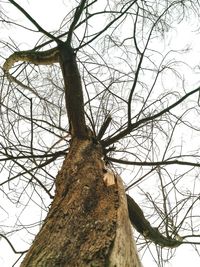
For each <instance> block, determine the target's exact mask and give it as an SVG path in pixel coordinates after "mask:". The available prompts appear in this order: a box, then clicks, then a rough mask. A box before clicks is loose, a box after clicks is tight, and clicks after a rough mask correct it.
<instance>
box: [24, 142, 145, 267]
mask: <svg viewBox="0 0 200 267" xmlns="http://www.w3.org/2000/svg"><path fill="white" fill-rule="evenodd" d="M31 266H34V267H55V266H59V267H64V266H65V267H67V266H71V267H76V266H77V267H82V266H83V267H84V266H93V267H94V266H95V267H103V266H109V267H111V266H112V267H114V266H115V267H129V266H130V267H133V266H135V267H136V266H137V267H138V266H141V264H140V261H139V258H138V255H137V250H136V247H135V244H134V242H133V239H132V233H131V228H130V223H129V218H128V212H127V203H126V196H125V192H124V189H123V185H122V182H121V179H120V177H118V176H117V175H114V174H113V172H111V171H110V170H106V169H105V166H104V162H103V160H102V152H101V147H100V145H99V144H96V143H94V142H93V141H92V140H89V139H83V140H80V139H77V138H74V139H72V141H71V147H70V151H69V153H68V155H67V156H66V159H65V160H64V163H63V166H62V168H61V171H60V172H59V173H58V175H57V177H56V192H55V197H54V200H53V202H52V205H51V208H50V210H49V213H48V215H47V218H46V219H45V221H44V224H43V226H42V228H41V230H40V232H39V233H38V235H37V236H36V238H35V240H34V242H33V244H32V246H31V248H30V249H29V251H28V253H27V255H26V257H25V259H24V261H23V262H22V264H21V267H31Z"/></svg>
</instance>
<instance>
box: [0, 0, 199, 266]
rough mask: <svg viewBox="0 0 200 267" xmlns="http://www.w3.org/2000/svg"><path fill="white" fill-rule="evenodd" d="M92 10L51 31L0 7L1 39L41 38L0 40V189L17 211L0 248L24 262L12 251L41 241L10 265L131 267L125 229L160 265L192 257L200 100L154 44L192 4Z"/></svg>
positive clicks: (95, 4)
mask: <svg viewBox="0 0 200 267" xmlns="http://www.w3.org/2000/svg"><path fill="white" fill-rule="evenodd" d="M99 2H100V1H95V0H94V1H88V0H82V1H76V3H73V1H72V3H71V5H72V8H71V10H68V13H66V16H65V17H64V19H63V20H62V23H61V26H60V28H59V29H56V30H55V31H52V32H50V31H47V30H46V29H45V28H44V27H42V26H41V25H40V24H39V23H38V22H37V21H36V20H35V19H34V18H33V17H32V16H31V15H30V14H29V13H28V12H27V11H26V9H25V8H23V7H22V5H19V4H18V3H17V2H15V1H13V0H9V1H8V3H6V2H3V1H2V2H1V7H2V8H1V12H0V16H1V24H2V27H6V29H7V30H8V27H20V28H22V29H23V31H27V32H32V34H33V35H34V34H35V36H38V34H39V36H40V38H39V41H38V39H37V40H36V41H37V43H36V45H35V46H34V47H31V48H30V50H23V49H21V48H20V45H19V44H18V43H17V41H15V40H13V38H10V39H5V38H2V40H1V51H2V53H1V57H2V70H1V95H0V104H1V113H0V114H1V126H0V127H1V128H0V138H1V139H0V146H1V150H0V162H1V180H0V186H1V194H2V196H3V197H4V198H5V203H7V201H9V202H10V203H11V205H14V206H17V207H19V208H20V212H19V213H18V217H17V221H16V222H15V223H14V227H12V228H8V227H6V225H5V224H4V223H2V225H1V233H0V235H1V237H2V239H4V240H6V241H7V242H8V244H9V245H10V246H11V248H12V250H13V251H14V253H16V254H20V257H21V256H23V255H24V253H25V252H27V249H28V248H27V249H25V250H24V251H22V250H21V249H20V250H18V249H17V248H16V247H15V246H14V245H13V242H11V239H10V238H12V236H14V237H15V235H16V233H18V232H19V233H21V235H22V236H24V233H25V235H27V236H28V238H29V240H30V239H31V238H32V235H35V234H36V233H37V231H38V230H39V232H38V233H37V235H36V237H35V239H34V241H33V243H32V245H31V247H30V248H29V249H28V252H27V254H26V256H25V258H24V260H23V262H22V263H21V266H121V267H122V266H126V267H128V266H141V263H140V260H139V258H138V254H137V249H136V247H135V244H134V241H133V236H132V234H131V229H130V223H129V219H130V222H131V224H132V226H133V227H134V228H135V229H136V231H137V233H138V236H137V245H138V249H139V250H140V252H141V255H142V252H143V251H146V250H147V249H149V251H150V253H151V252H152V251H153V252H152V255H153V257H154V259H155V261H156V262H157V265H158V266H164V261H166V260H170V258H171V257H172V256H173V254H174V251H175V249H176V248H177V247H179V246H181V245H186V244H190V245H192V246H193V247H194V250H195V251H196V252H197V253H199V250H198V245H199V244H200V233H199V208H198V206H199V190H198V188H199V182H200V181H199V167H200V164H199V157H200V155H199V149H200V148H199V143H198V139H197V136H198V133H199V129H200V126H199V123H198V115H199V112H200V109H199V91H200V88H199V86H198V84H197V86H194V85H191V84H189V83H188V82H187V79H186V78H187V77H185V76H184V73H187V72H189V70H190V72H191V73H197V74H198V69H191V67H189V63H188V65H186V64H185V63H184V62H183V60H182V58H183V55H184V53H186V52H189V49H188V48H187V49H186V48H185V49H184V50H181V51H180V50H179V51H178V50H177V51H176V50H175V49H173V48H170V47H169V48H168V47H167V46H166V45H165V46H164V45H163V44H164V43H165V42H166V40H167V35H168V34H169V33H170V34H171V33H172V28H173V27H176V26H177V25H180V24H181V23H183V24H184V23H185V19H188V18H189V17H192V18H193V21H192V22H193V23H197V24H198V15H199V14H198V9H199V3H198V1H191V0H190V1H184V0H182V1H173V0H170V1H166V0H163V1H152V2H149V1H143V0H141V1H136V0H135V1H128V0H123V1H101V2H100V3H99ZM6 8H15V9H16V10H18V11H19V12H20V13H21V14H22V15H23V16H24V18H25V19H26V20H27V21H28V22H27V23H26V22H24V24H20V23H18V21H15V20H14V19H13V20H11V19H10V18H9V16H6ZM46 12H48V8H47V11H46ZM97 21H98V23H97ZM30 23H31V26H30ZM177 27H178V26H177ZM36 38H37V37H36ZM23 41H26V36H25V37H24V40H23ZM191 86H193V88H192V87H191ZM65 110H66V111H67V112H66V111H65ZM194 118H195V119H194ZM188 143H189V144H188ZM63 160H64V161H63ZM62 161H63V163H62ZM61 165H62V166H61ZM57 172H58V173H57ZM120 176H122V177H124V184H123V183H122V180H121V178H120ZM125 177H128V178H125ZM131 190H132V191H131ZM125 191H129V193H131V196H133V197H131V196H130V194H129V195H128V194H127V195H126V194H125ZM136 192H137V194H136ZM138 193H140V194H141V196H140V197H139V198H138V200H137V196H138ZM135 195H136V196H135ZM138 201H140V202H141V203H140V204H137V203H136V202H138ZM138 203H139V202H138ZM127 204H128V205H127ZM5 205H6V204H5ZM5 205H4V204H3V202H2V204H1V210H2V211H3V214H8V212H9V211H8V210H6V208H5ZM33 207H34V209H35V208H36V207H37V208H38V209H37V210H39V213H38V214H39V215H38V216H37V215H36V216H37V217H34V214H31V216H30V215H29V216H30V217H32V218H31V219H32V220H30V218H27V214H30V212H32V210H33ZM45 217H46V218H45ZM44 218H45V219H44ZM36 220H37V221H36ZM11 234H13V235H12V236H11ZM10 236H11V237H10ZM29 245H30V244H29ZM27 246H28V245H27ZM164 251H166V253H165V254H164ZM156 252H157V255H156ZM156 257H157V258H156ZM165 257H166V259H165Z"/></svg>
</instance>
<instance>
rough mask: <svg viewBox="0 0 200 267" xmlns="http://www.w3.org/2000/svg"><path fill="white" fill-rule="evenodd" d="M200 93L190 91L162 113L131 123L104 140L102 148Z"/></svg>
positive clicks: (198, 89)
mask: <svg viewBox="0 0 200 267" xmlns="http://www.w3.org/2000/svg"><path fill="white" fill-rule="evenodd" d="M199 91H200V87H198V88H196V89H194V90H192V91H190V92H189V93H187V94H185V95H184V96H183V97H182V98H180V99H179V100H178V101H176V102H175V103H173V104H172V105H170V106H169V107H167V108H165V109H163V110H162V111H160V112H158V113H157V114H155V115H152V116H149V117H147V118H143V119H141V120H139V121H137V122H135V123H132V124H131V125H130V126H129V127H127V128H126V129H125V130H123V131H121V132H119V133H118V134H117V135H115V136H113V137H111V138H109V137H108V138H107V139H106V140H104V141H103V142H102V144H103V146H104V147H106V146H109V145H112V144H114V143H116V142H117V141H118V140H120V139H122V138H123V137H125V136H126V135H128V134H129V133H131V132H132V131H133V130H134V129H136V128H137V127H138V126H140V125H142V124H144V123H148V122H150V121H153V120H154V119H156V118H159V117H161V116H162V115H163V114H165V113H167V112H169V111H170V110H172V109H173V108H175V107H176V106H178V105H179V104H180V103H182V102H183V101H184V100H185V99H187V98H188V97H189V96H191V95H193V94H195V93H197V92H199Z"/></svg>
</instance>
